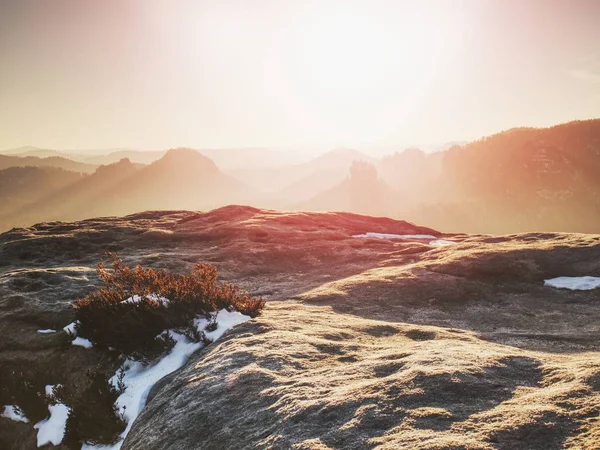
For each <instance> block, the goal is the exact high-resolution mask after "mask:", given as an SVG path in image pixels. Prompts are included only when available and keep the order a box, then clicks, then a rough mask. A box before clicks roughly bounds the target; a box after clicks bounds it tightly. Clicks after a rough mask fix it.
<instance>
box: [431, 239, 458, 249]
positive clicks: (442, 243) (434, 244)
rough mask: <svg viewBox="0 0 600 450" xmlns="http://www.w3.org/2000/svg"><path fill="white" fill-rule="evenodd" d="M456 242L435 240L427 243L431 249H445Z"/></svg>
mask: <svg viewBox="0 0 600 450" xmlns="http://www.w3.org/2000/svg"><path fill="white" fill-rule="evenodd" d="M455 244H456V242H454V241H447V240H445V239H435V240H433V241H431V242H429V245H431V246H432V247H445V246H446V245H455Z"/></svg>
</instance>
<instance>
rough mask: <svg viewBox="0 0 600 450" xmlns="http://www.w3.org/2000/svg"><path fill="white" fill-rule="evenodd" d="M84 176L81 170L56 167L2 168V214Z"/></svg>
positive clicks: (0, 198) (0, 200)
mask: <svg viewBox="0 0 600 450" xmlns="http://www.w3.org/2000/svg"><path fill="white" fill-rule="evenodd" d="M83 177H84V175H83V174H82V173H80V172H70V171H67V170H64V169H60V168H56V167H9V168H8V169H3V170H0V215H4V214H8V213H10V212H11V211H13V210H15V209H17V208H21V207H23V206H25V205H27V204H30V203H33V202H35V201H37V200H39V199H41V198H43V197H45V196H47V195H48V194H49V193H51V192H55V191H57V190H59V189H61V188H63V187H65V186H68V185H70V184H73V183H75V182H77V181H79V180H81V179H82V178H83Z"/></svg>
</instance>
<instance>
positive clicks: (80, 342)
mask: <svg viewBox="0 0 600 450" xmlns="http://www.w3.org/2000/svg"><path fill="white" fill-rule="evenodd" d="M71 344H72V345H77V346H78V347H83V348H92V347H93V346H94V345H93V344H92V343H91V342H90V341H89V340H88V339H86V338H82V337H76V338H75V339H73V341H72V342H71Z"/></svg>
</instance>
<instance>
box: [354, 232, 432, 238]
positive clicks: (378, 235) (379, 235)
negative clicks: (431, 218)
mask: <svg viewBox="0 0 600 450" xmlns="http://www.w3.org/2000/svg"><path fill="white" fill-rule="evenodd" d="M352 237H353V238H359V239H435V236H432V235H431V234H387V233H371V232H369V233H365V234H355V235H353V236H352Z"/></svg>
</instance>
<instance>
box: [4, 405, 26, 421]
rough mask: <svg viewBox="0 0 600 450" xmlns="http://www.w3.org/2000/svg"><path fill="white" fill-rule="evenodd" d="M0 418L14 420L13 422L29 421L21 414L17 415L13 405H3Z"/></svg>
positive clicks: (17, 412)
mask: <svg viewBox="0 0 600 450" xmlns="http://www.w3.org/2000/svg"><path fill="white" fill-rule="evenodd" d="M0 417H6V418H7V419H10V420H14V421H15V422H25V423H27V422H29V419H28V418H27V417H25V416H24V415H23V414H21V413H19V411H18V410H17V408H16V407H15V406H14V405H5V406H4V411H2V415H0Z"/></svg>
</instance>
